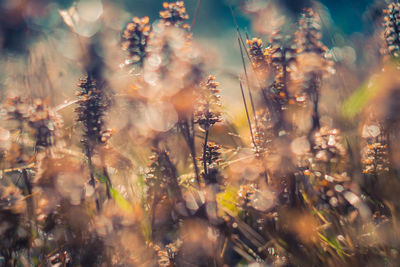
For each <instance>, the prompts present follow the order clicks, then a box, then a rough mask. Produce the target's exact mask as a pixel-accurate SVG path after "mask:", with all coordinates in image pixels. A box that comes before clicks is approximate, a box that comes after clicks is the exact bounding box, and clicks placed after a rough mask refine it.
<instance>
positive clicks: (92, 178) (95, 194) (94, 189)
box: [85, 142, 101, 212]
mask: <svg viewBox="0 0 400 267" xmlns="http://www.w3.org/2000/svg"><path fill="white" fill-rule="evenodd" d="M85 153H86V157H87V160H88V165H89V172H90V184H91V185H92V187H93V191H94V192H93V195H94V199H95V203H96V210H97V212H100V210H101V208H100V201H99V198H98V196H97V190H96V180H95V179H94V167H93V163H92V153H91V150H90V146H89V144H88V143H87V142H85Z"/></svg>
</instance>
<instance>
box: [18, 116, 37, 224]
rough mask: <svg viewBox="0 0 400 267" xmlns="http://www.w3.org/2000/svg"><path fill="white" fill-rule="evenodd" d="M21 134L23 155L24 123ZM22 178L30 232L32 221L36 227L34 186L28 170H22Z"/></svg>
mask: <svg viewBox="0 0 400 267" xmlns="http://www.w3.org/2000/svg"><path fill="white" fill-rule="evenodd" d="M19 132H20V134H21V153H24V139H23V136H24V129H23V122H22V121H20V122H19ZM22 178H23V179H24V184H25V188H26V192H27V198H26V204H27V207H28V217H29V230H30V231H32V221H33V222H34V224H35V225H36V216H35V205H34V201H33V195H32V184H31V181H30V180H29V175H28V172H27V170H26V168H23V169H22Z"/></svg>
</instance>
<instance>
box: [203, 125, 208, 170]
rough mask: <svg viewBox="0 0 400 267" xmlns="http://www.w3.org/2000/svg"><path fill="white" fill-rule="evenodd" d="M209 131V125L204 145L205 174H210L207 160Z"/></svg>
mask: <svg viewBox="0 0 400 267" xmlns="http://www.w3.org/2000/svg"><path fill="white" fill-rule="evenodd" d="M208 132H209V128H208V127H207V129H206V133H205V136H204V146H203V165H204V175H206V176H207V174H208V169H207V161H206V153H207V142H208Z"/></svg>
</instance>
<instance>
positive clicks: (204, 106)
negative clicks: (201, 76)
mask: <svg viewBox="0 0 400 267" xmlns="http://www.w3.org/2000/svg"><path fill="white" fill-rule="evenodd" d="M218 85H219V83H218V82H216V81H215V76H212V75H210V76H208V78H207V81H206V82H205V83H201V92H199V97H198V105H199V107H198V109H197V110H196V111H195V114H194V115H195V123H198V124H199V126H200V128H201V129H203V130H205V131H206V130H208V129H209V128H210V127H211V126H212V125H214V124H215V123H217V122H220V121H221V112H220V111H219V109H220V106H221V103H220V96H219V95H218V93H219V92H220V90H219V89H218V88H217V87H218Z"/></svg>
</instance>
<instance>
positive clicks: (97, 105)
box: [75, 76, 109, 151]
mask: <svg viewBox="0 0 400 267" xmlns="http://www.w3.org/2000/svg"><path fill="white" fill-rule="evenodd" d="M78 86H79V91H78V93H77V95H78V97H79V101H78V104H79V107H78V108H76V110H75V111H76V112H77V113H78V121H79V122H82V124H83V126H84V135H83V140H82V142H83V143H84V144H85V145H87V146H88V147H89V149H90V150H91V151H92V150H93V149H94V147H95V146H96V145H98V144H104V143H105V141H106V138H104V137H105V136H104V134H105V133H108V131H106V130H104V115H105V112H106V110H107V108H108V106H109V101H108V99H107V98H106V96H105V95H104V92H103V91H102V90H101V89H99V88H98V86H97V84H96V81H95V80H94V79H92V78H91V77H90V76H87V77H85V78H84V79H81V80H80V82H79V85H78Z"/></svg>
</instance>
